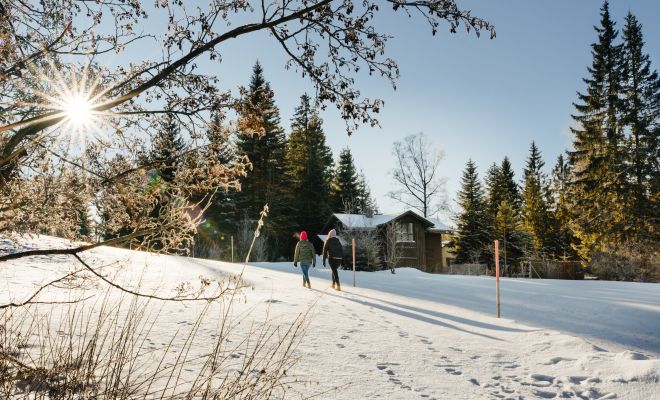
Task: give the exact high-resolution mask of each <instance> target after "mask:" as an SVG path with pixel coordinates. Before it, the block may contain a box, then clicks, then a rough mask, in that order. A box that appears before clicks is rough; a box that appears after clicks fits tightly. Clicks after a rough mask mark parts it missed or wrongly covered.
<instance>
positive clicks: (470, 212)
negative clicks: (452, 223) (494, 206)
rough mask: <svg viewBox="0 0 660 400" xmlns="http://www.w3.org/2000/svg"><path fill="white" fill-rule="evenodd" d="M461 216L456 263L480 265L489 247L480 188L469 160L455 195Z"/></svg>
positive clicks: (458, 226)
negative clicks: (477, 263)
mask: <svg viewBox="0 0 660 400" xmlns="http://www.w3.org/2000/svg"><path fill="white" fill-rule="evenodd" d="M458 205H459V206H460V207H461V213H460V214H459V215H458V217H457V218H456V248H457V252H456V260H457V262H459V263H475V262H481V261H483V260H484V258H485V253H484V252H485V251H486V249H488V247H489V245H490V237H489V234H488V226H487V219H486V208H487V207H486V202H485V200H484V193H483V188H482V187H481V182H480V181H479V176H478V174H477V167H476V165H475V164H474V162H473V161H472V160H469V161H468V162H467V165H466V167H465V171H464V172H463V178H462V180H461V191H460V192H459V193H458Z"/></svg>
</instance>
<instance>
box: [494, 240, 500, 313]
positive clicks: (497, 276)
mask: <svg viewBox="0 0 660 400" xmlns="http://www.w3.org/2000/svg"><path fill="white" fill-rule="evenodd" d="M495 303H496V305H497V318H499V317H500V242H499V240H496V241H495Z"/></svg>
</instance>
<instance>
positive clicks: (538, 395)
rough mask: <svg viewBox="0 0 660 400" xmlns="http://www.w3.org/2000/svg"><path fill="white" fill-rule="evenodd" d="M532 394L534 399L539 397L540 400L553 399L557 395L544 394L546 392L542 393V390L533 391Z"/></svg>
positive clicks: (552, 393) (551, 393)
mask: <svg viewBox="0 0 660 400" xmlns="http://www.w3.org/2000/svg"><path fill="white" fill-rule="evenodd" d="M533 393H534V395H535V396H536V397H540V398H542V399H554V398H555V397H557V393H555V392H546V391H543V390H534V392H533Z"/></svg>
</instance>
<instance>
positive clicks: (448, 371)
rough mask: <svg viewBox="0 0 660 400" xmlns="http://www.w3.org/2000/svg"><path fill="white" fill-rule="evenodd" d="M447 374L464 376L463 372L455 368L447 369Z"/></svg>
mask: <svg viewBox="0 0 660 400" xmlns="http://www.w3.org/2000/svg"><path fill="white" fill-rule="evenodd" d="M445 372H447V373H449V374H451V375H463V373H462V372H461V371H458V370H456V369H454V368H445Z"/></svg>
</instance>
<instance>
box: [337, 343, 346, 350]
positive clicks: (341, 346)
mask: <svg viewBox="0 0 660 400" xmlns="http://www.w3.org/2000/svg"><path fill="white" fill-rule="evenodd" d="M336 345H337V347H339V348H340V349H343V348H344V347H346V346H344V345H343V344H341V343H336Z"/></svg>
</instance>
